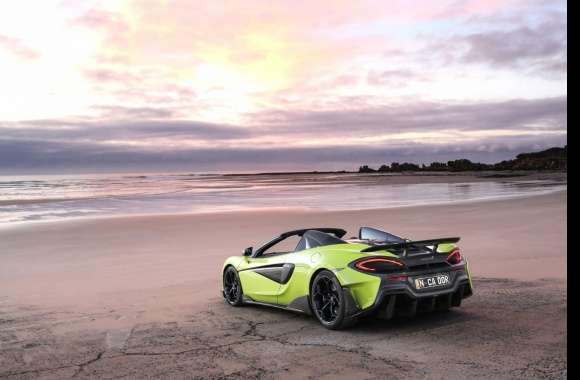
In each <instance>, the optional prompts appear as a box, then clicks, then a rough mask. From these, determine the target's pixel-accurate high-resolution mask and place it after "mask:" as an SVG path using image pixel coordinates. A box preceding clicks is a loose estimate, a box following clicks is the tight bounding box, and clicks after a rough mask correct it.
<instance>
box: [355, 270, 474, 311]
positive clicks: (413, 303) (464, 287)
mask: <svg viewBox="0 0 580 380" xmlns="http://www.w3.org/2000/svg"><path fill="white" fill-rule="evenodd" d="M451 276H452V281H451V283H450V284H449V285H448V286H445V287H441V288H431V289H422V290H417V289H415V287H414V285H413V281H414V278H415V277H409V278H408V280H407V281H401V282H391V281H390V280H389V279H388V278H387V277H382V278H381V283H380V287H379V289H378V291H377V295H376V298H375V302H374V303H373V304H372V305H371V306H370V307H368V308H365V309H361V308H359V307H358V305H357V302H356V301H355V300H354V298H353V297H352V294H351V292H350V291H349V290H348V289H345V293H344V294H345V299H346V303H347V314H348V315H349V316H363V315H367V314H377V316H378V317H379V318H384V319H390V318H393V317H395V316H400V317H412V316H414V315H415V314H417V313H419V312H429V311H434V310H444V309H448V308H450V307H457V306H460V305H461V301H462V300H463V299H464V298H467V297H469V296H471V295H472V294H473V289H472V287H471V282H470V279H469V275H468V273H467V271H464V270H461V271H455V272H451Z"/></svg>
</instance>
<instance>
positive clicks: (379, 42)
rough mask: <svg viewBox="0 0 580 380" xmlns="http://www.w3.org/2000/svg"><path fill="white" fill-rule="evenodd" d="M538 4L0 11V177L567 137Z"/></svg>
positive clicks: (265, 161)
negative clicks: (0, 173) (5, 174)
mask: <svg viewBox="0 0 580 380" xmlns="http://www.w3.org/2000/svg"><path fill="white" fill-rule="evenodd" d="M566 19H567V5H566V3H565V2H563V1H549V0H546V1H544V0H537V1H535V0H525V1H521V0H512V1H510V0H451V1H444V0H441V1H431V0H425V1H409V0H400V1H399V0H390V1H384V0H377V1H365V0H363V1H356V2H353V1H350V0H349V1H342V0H328V1H326V0H317V1H301V0H292V1H273V2H266V1H261V0H242V1H204V0H201V1H192V0H174V1H170V0H165V1H163V0H158V1H153V0H127V1H124V0H115V1H104V0H103V1H89V0H87V1H83V0H54V1H53V0H43V1H36V0H21V1H18V2H3V3H2V4H1V5H0V65H1V67H2V70H0V84H1V85H0V104H1V105H2V106H0V171H2V172H10V173H19V172H34V171H39V172H42V171H47V172H50V171H55V172H58V171H76V172H79V171H80V172H82V171H87V172H88V171H106V170H115V171H134V170H189V171H215V170H217V171H240V170H243V171H245V170H289V169H291V170H292V169H294V170H303V169H354V168H356V167H358V165H359V164H363V163H368V164H378V163H383V162H392V161H412V162H426V161H432V160H447V159H451V158H459V157H467V158H471V159H475V160H480V161H486V162H494V161H497V160H500V159H505V158H510V157H512V156H514V155H515V154H517V153H519V152H522V151H530V150H539V149H543V148H546V147H550V146H555V145H564V144H565V143H566V140H567V115H566V114H567V85H566V80H567V21H566Z"/></svg>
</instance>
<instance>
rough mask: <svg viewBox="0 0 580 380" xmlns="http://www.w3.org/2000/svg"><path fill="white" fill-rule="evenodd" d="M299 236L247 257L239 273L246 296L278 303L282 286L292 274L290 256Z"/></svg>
mask: <svg viewBox="0 0 580 380" xmlns="http://www.w3.org/2000/svg"><path fill="white" fill-rule="evenodd" d="M297 241H299V238H295V237H292V236H291V237H289V238H287V239H283V240H281V241H280V242H277V243H276V244H274V245H272V246H271V247H269V248H268V249H267V250H265V251H264V252H261V253H260V255H258V256H256V257H246V260H244V261H243V262H242V263H241V264H240V266H238V268H237V270H238V275H239V276H240V281H241V283H242V290H243V292H244V295H245V296H246V297H249V298H250V299H252V300H254V301H257V302H265V303H269V304H277V303H278V299H277V298H278V294H279V292H280V286H281V285H282V284H283V283H286V282H287V280H288V279H289V278H290V276H291V275H292V271H293V268H294V265H293V264H289V263H288V261H289V257H290V256H291V255H292V252H293V251H294V247H295V246H296V244H297Z"/></svg>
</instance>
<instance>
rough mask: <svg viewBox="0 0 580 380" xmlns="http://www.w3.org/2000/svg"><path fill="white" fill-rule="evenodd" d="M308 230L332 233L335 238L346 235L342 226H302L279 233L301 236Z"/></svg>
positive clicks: (284, 236)
mask: <svg viewBox="0 0 580 380" xmlns="http://www.w3.org/2000/svg"><path fill="white" fill-rule="evenodd" d="M308 231H320V232H324V233H327V234H333V235H334V236H336V237H337V238H341V237H343V236H344V235H346V231H345V230H343V229H342V228H331V227H320V228H304V229H301V230H294V231H288V232H284V233H282V234H280V237H283V238H287V237H289V236H293V235H298V236H302V235H304V234H305V233H306V232H308Z"/></svg>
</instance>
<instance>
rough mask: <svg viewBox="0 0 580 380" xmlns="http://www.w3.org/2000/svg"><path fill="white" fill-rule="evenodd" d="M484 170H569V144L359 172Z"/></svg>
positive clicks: (394, 164)
mask: <svg viewBox="0 0 580 380" xmlns="http://www.w3.org/2000/svg"><path fill="white" fill-rule="evenodd" d="M484 170H553V171H567V170H568V146H567V145H566V146H564V147H563V148H560V147H554V148H550V149H546V150H542V151H540V152H534V153H521V154H518V155H517V156H516V158H515V159H513V160H506V161H501V162H498V163H495V164H484V163H481V162H472V161H470V160H468V159H465V158H462V159H458V160H452V161H447V162H432V163H430V164H429V165H425V164H423V165H417V164H413V163H409V162H403V163H398V162H393V163H391V164H390V165H387V164H384V165H381V166H380V167H379V168H378V169H374V168H371V167H369V166H368V165H363V166H361V167H360V168H359V169H358V172H359V173H400V172H440V171H445V172H467V171H470V172H471V171H484Z"/></svg>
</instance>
